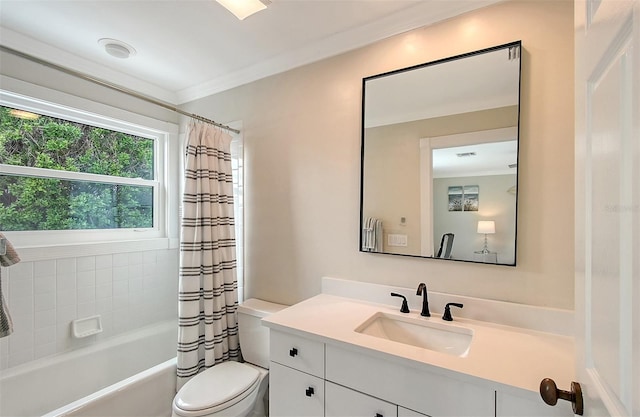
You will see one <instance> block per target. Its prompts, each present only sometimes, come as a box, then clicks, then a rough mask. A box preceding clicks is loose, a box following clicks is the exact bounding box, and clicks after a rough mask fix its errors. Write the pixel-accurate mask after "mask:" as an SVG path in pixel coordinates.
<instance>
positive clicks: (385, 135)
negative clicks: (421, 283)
mask: <svg viewBox="0 0 640 417" xmlns="http://www.w3.org/2000/svg"><path fill="white" fill-rule="evenodd" d="M520 48H521V45H520V42H519V41H518V42H513V43H509V44H506V45H501V46H496V47H493V48H488V49H485V50H481V51H477V52H473V53H469V54H464V55H460V56H455V57H451V58H447V59H442V60H439V61H435V62H430V63H426V64H423V65H418V66H415V67H410V68H405V69H401V70H397V71H393V72H390V73H385V74H380V75H375V76H372V77H368V78H365V79H364V80H363V100H362V166H361V169H362V178H361V204H360V250H361V251H363V252H376V253H385V254H395V255H408V256H418V257H428V258H439V259H447V260H456V261H466V262H480V263H492V264H500V265H515V264H516V225H517V221H516V215H517V200H518V127H519V115H520V67H521V66H520Z"/></svg>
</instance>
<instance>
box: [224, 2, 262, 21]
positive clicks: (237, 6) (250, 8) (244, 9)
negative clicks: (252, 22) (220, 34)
mask: <svg viewBox="0 0 640 417" xmlns="http://www.w3.org/2000/svg"><path fill="white" fill-rule="evenodd" d="M216 1H217V2H218V3H220V4H221V5H223V6H224V7H225V8H226V9H227V10H229V11H230V12H231V13H233V14H234V15H235V16H236V17H237V18H238V19H240V20H244V19H245V18H246V17H248V16H250V15H252V14H254V13H256V12H259V11H260V10H264V9H266V8H267V6H268V5H269V4H271V1H270V0H216Z"/></svg>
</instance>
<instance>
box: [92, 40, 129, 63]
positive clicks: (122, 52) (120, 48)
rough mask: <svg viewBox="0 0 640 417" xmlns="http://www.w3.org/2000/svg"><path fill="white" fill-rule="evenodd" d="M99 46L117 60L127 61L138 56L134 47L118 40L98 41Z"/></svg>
mask: <svg viewBox="0 0 640 417" xmlns="http://www.w3.org/2000/svg"><path fill="white" fill-rule="evenodd" d="M98 44H99V45H100V46H102V47H103V48H104V50H105V51H107V53H108V54H109V55H111V56H114V57H116V58H120V59H127V58H129V57H130V56H131V55H135V54H136V50H135V49H134V48H133V46H131V45H128V44H126V43H124V42H122V41H119V40H116V39H109V38H102V39H100V40H99V41H98Z"/></svg>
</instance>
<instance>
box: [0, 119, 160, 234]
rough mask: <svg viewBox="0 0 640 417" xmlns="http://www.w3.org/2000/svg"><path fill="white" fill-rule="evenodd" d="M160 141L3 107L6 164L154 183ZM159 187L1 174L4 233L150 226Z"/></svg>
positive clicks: (0, 147) (1, 160)
mask: <svg viewBox="0 0 640 417" xmlns="http://www.w3.org/2000/svg"><path fill="white" fill-rule="evenodd" d="M153 161H154V144H153V140H151V139H146V138H141V137H136V136H132V135H127V134H124V133H121V132H116V131H111V130H108V129H103V128H98V127H93V126H88V125H84V124H82V123H75V122H70V121H66V120H61V119H56V118H52V117H47V116H39V117H37V118H35V119H24V118H18V117H15V116H14V115H13V114H12V109H10V108H7V107H0V164H7V165H18V166H24V167H33V168H48V169H54V170H60V171H72V172H81V173H87V174H101V175H108V176H112V177H114V176H115V177H124V178H142V179H153V172H154V167H153ZM152 226H153V187H150V186H139V185H127V184H111V183H100V182H96V180H95V179H91V180H90V181H89V180H87V181H78V180H73V181H72V180H66V179H59V178H42V177H35V176H16V175H5V174H0V230H7V231H9V230H72V229H117V228H149V227H152Z"/></svg>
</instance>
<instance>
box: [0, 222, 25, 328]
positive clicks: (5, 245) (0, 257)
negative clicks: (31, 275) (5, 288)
mask: <svg viewBox="0 0 640 417" xmlns="http://www.w3.org/2000/svg"><path fill="white" fill-rule="evenodd" d="M0 241H1V243H0V249H1V252H0V266H11V265H14V264H17V263H18V262H20V257H19V256H18V252H16V250H15V249H14V248H13V245H11V242H9V240H8V239H7V238H5V237H4V235H3V234H2V233H0ZM11 333H13V322H12V321H11V315H10V314H9V309H8V308H7V302H6V301H5V300H4V295H2V269H0V337H5V336H9V335H10V334H11Z"/></svg>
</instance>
